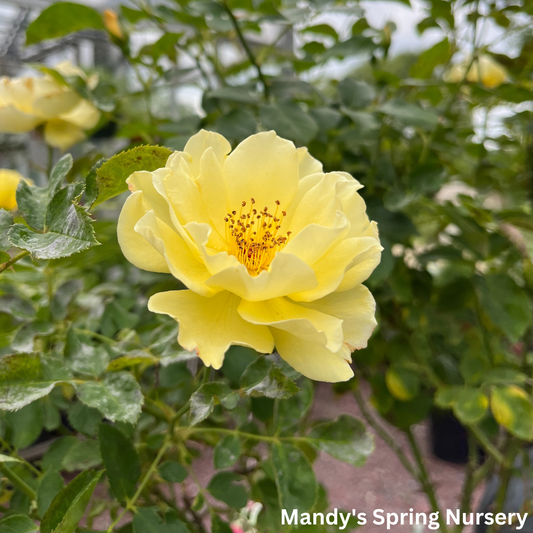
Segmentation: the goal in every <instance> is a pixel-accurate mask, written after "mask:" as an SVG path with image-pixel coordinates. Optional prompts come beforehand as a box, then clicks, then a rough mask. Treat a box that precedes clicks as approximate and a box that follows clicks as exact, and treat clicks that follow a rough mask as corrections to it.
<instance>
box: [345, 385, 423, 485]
mask: <svg viewBox="0 0 533 533" xmlns="http://www.w3.org/2000/svg"><path fill="white" fill-rule="evenodd" d="M354 396H355V401H356V402H357V405H358V406H359V410H360V411H361V414H362V415H363V418H364V419H365V420H366V421H367V423H368V424H369V426H370V427H371V428H372V429H373V430H374V431H375V432H376V433H377V434H378V435H379V436H380V437H381V439H382V440H383V441H384V442H385V444H386V445H387V446H388V447H389V448H390V449H391V450H392V451H393V452H394V453H395V454H396V457H398V459H399V461H400V463H402V465H403V467H404V468H405V469H406V470H407V472H409V474H411V476H413V477H414V478H415V479H418V474H417V472H416V470H415V468H414V466H413V465H412V464H411V461H410V460H409V459H408V457H407V455H405V453H404V451H403V450H402V449H401V448H400V446H398V445H397V444H396V442H395V440H394V439H393V438H392V437H391V436H390V435H389V434H388V433H387V430H386V429H385V428H384V427H383V426H381V425H380V424H379V423H378V421H377V420H376V419H375V418H374V417H373V416H372V414H371V413H370V411H369V410H368V409H367V407H366V404H365V400H364V398H363V397H362V396H361V392H360V391H359V390H357V389H356V390H355V391H354Z"/></svg>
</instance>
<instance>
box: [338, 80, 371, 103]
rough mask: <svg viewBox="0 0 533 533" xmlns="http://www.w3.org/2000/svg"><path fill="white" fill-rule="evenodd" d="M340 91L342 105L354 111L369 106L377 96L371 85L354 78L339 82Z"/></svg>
mask: <svg viewBox="0 0 533 533" xmlns="http://www.w3.org/2000/svg"><path fill="white" fill-rule="evenodd" d="M338 90H339V95H340V97H341V102H342V105H344V106H346V107H349V108H352V109H358V108H361V107H367V106H369V105H370V104H371V103H372V100H374V98H375V96H376V93H375V90H374V88H373V87H372V86H371V85H369V84H368V83H366V82H364V81H359V80H354V79H352V78H346V79H344V80H342V81H341V82H339V86H338Z"/></svg>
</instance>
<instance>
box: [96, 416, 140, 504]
mask: <svg viewBox="0 0 533 533" xmlns="http://www.w3.org/2000/svg"><path fill="white" fill-rule="evenodd" d="M98 439H99V441H100V454H101V455H102V460H103V461H104V466H105V469H106V473H107V477H108V479H109V484H110V485H111V491H112V492H113V494H114V495H115V498H116V499H117V500H118V501H121V502H122V501H126V500H127V498H131V497H132V496H133V494H134V493H135V486H136V485H137V482H138V481H139V478H140V477H141V464H140V461H139V456H138V455H137V451H136V450H135V447H134V446H133V442H132V440H131V439H129V438H128V437H126V435H124V433H122V431H120V429H118V428H116V427H114V426H111V425H109V424H101V425H100V428H99V430H98Z"/></svg>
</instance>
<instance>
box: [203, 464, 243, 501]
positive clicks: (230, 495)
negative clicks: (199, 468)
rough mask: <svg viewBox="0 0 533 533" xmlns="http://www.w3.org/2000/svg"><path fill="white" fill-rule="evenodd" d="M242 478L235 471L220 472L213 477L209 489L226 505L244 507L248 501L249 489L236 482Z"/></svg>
mask: <svg viewBox="0 0 533 533" xmlns="http://www.w3.org/2000/svg"><path fill="white" fill-rule="evenodd" d="M241 479H242V477H241V476H239V475H237V474H234V473H233V472H218V473H217V474H215V475H214V476H213V477H212V478H211V481H210V482H209V485H207V490H208V491H209V492H210V493H211V494H212V495H213V496H214V497H215V498H216V499H217V500H220V501H221V502H224V503H225V504H226V505H229V506H230V507H233V508H234V509H242V508H243V507H245V506H246V503H247V502H248V491H247V490H246V488H245V487H243V486H242V485H239V484H237V483H236V482H237V481H240V480H241Z"/></svg>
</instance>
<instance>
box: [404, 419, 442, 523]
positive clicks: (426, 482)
mask: <svg viewBox="0 0 533 533" xmlns="http://www.w3.org/2000/svg"><path fill="white" fill-rule="evenodd" d="M406 433H407V439H408V441H409V445H410V446H411V450H412V452H413V456H414V458H415V461H416V464H417V465H418V469H419V476H418V479H419V481H420V484H421V485H422V488H423V490H424V492H425V493H426V495H427V497H428V499H429V502H430V504H431V507H432V509H433V511H434V512H437V513H439V514H438V516H439V523H440V528H441V531H443V532H444V533H447V531H448V526H447V524H446V521H445V520H444V519H443V516H442V513H441V512H440V507H439V503H438V501H437V495H436V493H435V487H434V486H433V483H432V482H431V479H430V477H429V473H428V470H427V468H426V464H425V462H424V458H423V457H422V452H421V451H420V448H419V446H418V442H417V440H416V438H415V436H414V435H413V432H412V431H411V428H409V429H408V430H407V431H406Z"/></svg>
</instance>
